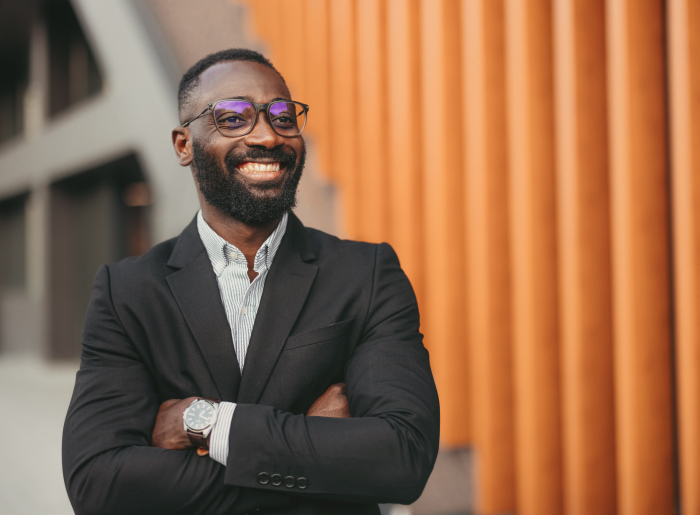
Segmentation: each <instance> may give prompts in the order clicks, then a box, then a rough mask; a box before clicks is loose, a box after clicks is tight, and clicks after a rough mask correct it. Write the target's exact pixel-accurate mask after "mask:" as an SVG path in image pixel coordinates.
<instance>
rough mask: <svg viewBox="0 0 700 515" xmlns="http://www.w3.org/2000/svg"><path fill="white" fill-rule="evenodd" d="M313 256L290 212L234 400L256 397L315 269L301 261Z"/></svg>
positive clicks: (297, 310) (263, 386) (255, 399)
mask: <svg viewBox="0 0 700 515" xmlns="http://www.w3.org/2000/svg"><path fill="white" fill-rule="evenodd" d="M313 259H315V256H314V254H313V251H312V250H311V245H310V244H309V241H308V237H307V235H306V230H305V229H304V226H303V225H302V224H301V222H300V221H299V219H298V218H297V217H296V216H294V214H293V213H290V214H289V222H288V225H287V232H286V233H285V235H284V238H283V239H282V243H281V244H280V247H279V249H278V251H277V254H276V255H275V259H274V261H273V263H272V266H271V267H270V272H269V274H268V276H267V278H266V279H265V289H264V290H263V295H262V299H261V300H260V307H259V308H258V314H257V316H256V318H255V325H254V326H253V333H252V334H251V337H250V342H249V344H248V351H247V353H246V359H245V365H244V367H243V377H242V378H241V387H240V392H239V395H238V402H241V403H247V404H254V403H257V402H258V400H259V399H260V396H261V395H262V392H263V390H264V389H265V385H266V384H267V381H268V380H269V378H270V374H272V370H273V368H274V367H275V364H276V363H277V358H278V357H279V355H280V352H282V348H283V347H284V343H285V341H286V340H287V337H288V336H289V332H290V331H291V330H292V327H293V326H294V322H295V321H296V319H297V317H298V316H299V312H300V311H301V309H302V307H303V306H304V302H305V301H306V297H307V295H308V294H309V290H310V289H311V285H312V284H313V282H314V278H315V277H316V273H317V272H318V267H317V266H316V265H314V264H311V263H306V262H305V261H312V260H313Z"/></svg>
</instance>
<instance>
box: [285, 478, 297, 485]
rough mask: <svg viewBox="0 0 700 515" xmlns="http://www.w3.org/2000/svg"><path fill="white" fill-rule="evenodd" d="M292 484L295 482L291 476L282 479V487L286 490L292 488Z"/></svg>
mask: <svg viewBox="0 0 700 515" xmlns="http://www.w3.org/2000/svg"><path fill="white" fill-rule="evenodd" d="M294 483H296V480H295V479H294V478H293V477H292V476H287V477H285V478H284V486H286V487H287V488H294Z"/></svg>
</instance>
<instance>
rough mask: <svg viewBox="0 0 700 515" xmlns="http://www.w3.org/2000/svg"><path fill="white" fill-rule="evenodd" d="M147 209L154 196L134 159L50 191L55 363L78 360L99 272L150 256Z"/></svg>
mask: <svg viewBox="0 0 700 515" xmlns="http://www.w3.org/2000/svg"><path fill="white" fill-rule="evenodd" d="M148 204H150V192H149V189H148V186H147V184H146V182H145V180H144V176H143V174H142V173H141V167H140V166H139V164H138V160H137V159H136V156H134V155H129V156H127V157H125V158H122V159H119V160H116V161H113V162H110V163H108V164H106V165H103V166H100V167H98V168H95V169H92V170H89V171H86V172H83V173H79V174H77V175H74V176H72V177H69V178H68V179H65V180H62V181H60V182H57V183H55V184H54V185H52V187H51V243H50V253H51V258H50V259H49V265H50V269H51V280H50V284H51V323H50V335H51V336H50V337H51V355H52V357H54V358H73V357H77V356H78V355H79V353H80V339H81V335H82V330H83V321H84V319H85V310H86V308H87V305H88V302H89V300H90V294H91V292H92V282H93V279H94V277H95V273H96V272H97V270H98V268H99V267H100V266H101V265H103V264H105V263H113V262H115V261H119V260H120V259H123V258H125V257H127V256H130V255H137V254H142V253H144V252H145V251H146V250H148V248H149V245H150V242H149V239H150V238H149V235H148V226H149V224H148V210H149V206H148Z"/></svg>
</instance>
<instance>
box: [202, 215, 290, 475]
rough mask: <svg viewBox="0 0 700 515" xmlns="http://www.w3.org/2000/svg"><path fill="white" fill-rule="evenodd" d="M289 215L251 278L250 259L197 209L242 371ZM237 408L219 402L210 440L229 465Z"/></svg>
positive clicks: (217, 457) (212, 450)
mask: <svg viewBox="0 0 700 515" xmlns="http://www.w3.org/2000/svg"><path fill="white" fill-rule="evenodd" d="M287 218H288V215H287V213H285V214H284V215H283V216H282V219H281V220H280V222H279V224H277V227H276V228H275V230H274V231H272V234H270V236H268V238H267V239H266V240H265V242H264V243H263V244H262V245H261V246H260V248H259V249H258V252H257V253H256V254H255V262H254V265H253V269H254V270H255V271H256V272H257V273H258V275H257V277H256V278H255V279H253V281H252V282H251V281H250V278H249V277H248V262H247V261H246V258H245V256H244V255H243V253H242V252H241V251H240V250H238V249H237V248H236V247H235V246H233V245H231V244H230V243H229V242H227V241H226V240H224V239H223V238H222V237H221V236H219V235H218V234H216V233H215V232H214V230H213V229H212V228H211V227H209V224H207V222H205V221H204V217H203V216H202V212H201V211H200V212H199V213H197V230H198V231H199V237H200V238H201V240H202V243H203V244H204V248H205V249H206V251H207V254H208V255H209V260H210V261H211V266H212V268H213V269H214V274H215V275H216V281H217V283H218V284H219V293H220V294H221V302H222V303H223V305H224V310H225V311H226V318H227V319H228V324H229V326H230V327H231V337H232V339H233V347H234V350H235V351H236V358H238V364H239V366H240V367H241V373H242V372H243V364H244V363H245V355H246V352H247V351H248V342H249V341H250V335H251V333H252V332H253V324H255V316H256V315H257V314H258V307H259V306H260V299H261V297H262V294H263V288H264V287H265V279H266V278H267V273H268V271H269V270H270V265H271V264H272V260H273V259H274V258H275V254H276V253H277V249H278V248H279V246H280V243H281V242H282V237H283V236H284V233H285V231H286V230H287ZM235 409H236V404H235V403H233V402H221V403H220V404H219V414H218V416H217V420H216V423H215V424H214V428H213V429H212V432H211V438H210V441H209V443H210V445H209V455H210V456H211V457H212V458H213V459H215V460H216V461H218V462H219V463H221V464H223V465H226V461H227V460H228V438H229V431H230V428H231V418H232V417H233V412H234V410H235Z"/></svg>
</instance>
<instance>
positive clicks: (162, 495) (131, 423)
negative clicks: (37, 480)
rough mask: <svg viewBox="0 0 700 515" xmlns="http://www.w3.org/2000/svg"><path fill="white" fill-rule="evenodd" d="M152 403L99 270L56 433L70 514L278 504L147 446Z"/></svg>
mask: <svg viewBox="0 0 700 515" xmlns="http://www.w3.org/2000/svg"><path fill="white" fill-rule="evenodd" d="M160 402H161V399H160V396H159V394H158V391H157V388H156V386H155V383H154V381H153V378H152V375H151V372H150V371H149V370H148V368H147V367H146V366H145V365H144V362H143V360H142V359H141V357H140V356H139V354H138V353H137V351H136V350H135V348H134V346H133V344H132V342H131V341H130V339H129V337H128V336H127V335H126V333H125V331H124V329H123V327H122V325H121V323H120V321H119V319H118V317H117V314H116V312H115V310H114V305H113V302H112V299H111V293H110V285H109V269H108V268H107V267H106V266H103V267H102V268H101V269H100V270H99V271H98V273H97V276H96V277H95V282H94V285H93V293H92V298H91V300H90V304H89V308H88V311H87V315H86V321H85V330H84V337H83V343H82V355H81V363H80V370H79V371H78V373H77V376H76V382H75V390H74V392H73V397H72V399H71V403H70V406H69V408H68V414H67V417H66V421H65V425H64V429H63V475H64V480H65V483H66V489H67V491H68V497H69V498H70V501H71V503H72V505H73V509H74V510H75V513H77V514H78V515H83V514H84V515H88V514H100V515H109V514H124V513H130V514H140V513H143V514H149V515H150V514H159V513H163V514H165V513H167V514H178V513H183V514H184V513H187V514H193V513H206V514H224V513H225V514H236V513H245V512H247V511H250V510H252V509H254V508H256V507H260V506H273V505H280V504H285V503H286V497H284V496H281V495H279V494H275V493H272V492H262V491H259V490H257V491H256V490H251V489H248V488H239V487H232V486H227V485H225V484H224V471H225V468H224V467H223V466H222V465H220V464H218V463H216V462H215V461H214V460H212V459H209V458H202V457H199V456H197V454H196V453H195V452H194V451H192V450H187V451H169V450H164V449H159V448H155V447H150V442H151V432H152V430H153V425H154V423H155V418H156V414H157V412H158V407H159V405H160Z"/></svg>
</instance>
